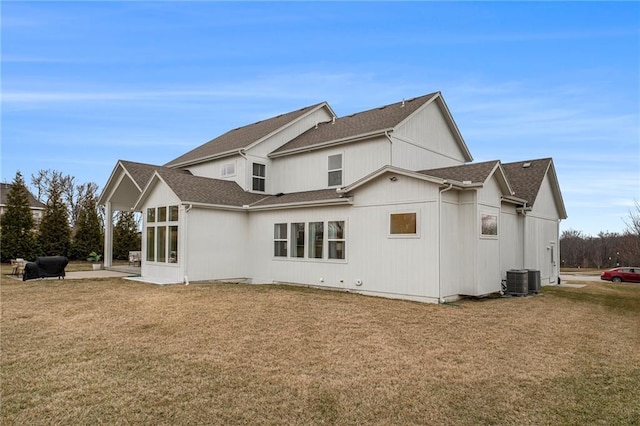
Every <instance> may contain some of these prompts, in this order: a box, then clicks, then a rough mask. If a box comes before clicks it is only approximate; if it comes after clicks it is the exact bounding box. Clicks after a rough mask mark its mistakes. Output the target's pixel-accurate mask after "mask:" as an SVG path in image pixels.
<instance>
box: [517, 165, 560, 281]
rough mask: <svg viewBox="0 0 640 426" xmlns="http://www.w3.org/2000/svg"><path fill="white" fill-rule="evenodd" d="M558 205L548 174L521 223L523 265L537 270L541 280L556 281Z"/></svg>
mask: <svg viewBox="0 0 640 426" xmlns="http://www.w3.org/2000/svg"><path fill="white" fill-rule="evenodd" d="M559 219H560V216H559V214H558V209H557V206H556V203H555V200H554V199H553V192H552V188H551V183H550V182H549V176H548V175H547V176H545V178H544V180H543V181H542V185H541V186H540V191H539V192H538V197H537V198H536V201H535V204H534V205H533V208H532V210H531V211H530V212H528V213H527V215H526V218H525V224H524V234H525V235H524V267H525V268H527V269H538V270H540V280H541V282H542V284H555V283H557V282H558V281H557V280H558V276H559V265H560V248H559V247H560V244H559V238H560V237H559V232H560V230H559Z"/></svg>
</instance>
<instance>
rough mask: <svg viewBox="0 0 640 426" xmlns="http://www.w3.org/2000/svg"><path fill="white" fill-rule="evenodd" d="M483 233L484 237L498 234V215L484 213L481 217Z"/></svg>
mask: <svg viewBox="0 0 640 426" xmlns="http://www.w3.org/2000/svg"><path fill="white" fill-rule="evenodd" d="M480 221H481V223H480V227H481V231H480V232H481V234H482V236H483V237H497V236H498V216H497V215H495V214H485V213H483V214H482V216H481V219H480Z"/></svg>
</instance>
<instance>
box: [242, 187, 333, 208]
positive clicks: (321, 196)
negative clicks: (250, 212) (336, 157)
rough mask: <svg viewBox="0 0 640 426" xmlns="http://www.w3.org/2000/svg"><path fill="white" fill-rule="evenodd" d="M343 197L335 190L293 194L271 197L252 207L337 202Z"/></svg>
mask: <svg viewBox="0 0 640 426" xmlns="http://www.w3.org/2000/svg"><path fill="white" fill-rule="evenodd" d="M341 198H342V197H341V196H340V194H338V192H337V191H336V190H335V189H320V190H317V191H304V192H293V193H290V194H282V195H270V196H267V197H264V198H263V199H262V200H260V201H258V202H256V203H253V204H252V205H251V206H252V207H261V206H271V205H281V204H291V203H310V202H314V201H336V200H339V199H341Z"/></svg>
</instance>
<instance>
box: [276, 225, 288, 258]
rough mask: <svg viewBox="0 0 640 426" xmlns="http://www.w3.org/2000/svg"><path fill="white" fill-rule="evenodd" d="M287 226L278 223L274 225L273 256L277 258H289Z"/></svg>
mask: <svg viewBox="0 0 640 426" xmlns="http://www.w3.org/2000/svg"><path fill="white" fill-rule="evenodd" d="M287 241H288V240H287V224H286V223H276V224H275V225H273V255H274V256H275V257H287Z"/></svg>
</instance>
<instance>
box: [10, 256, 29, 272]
mask: <svg viewBox="0 0 640 426" xmlns="http://www.w3.org/2000/svg"><path fill="white" fill-rule="evenodd" d="M26 263H27V262H26V261H25V260H24V259H21V258H17V259H11V268H13V269H12V271H11V275H16V276H17V275H22V274H24V266H25V265H26Z"/></svg>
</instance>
